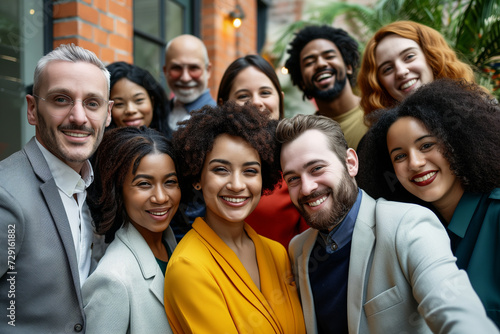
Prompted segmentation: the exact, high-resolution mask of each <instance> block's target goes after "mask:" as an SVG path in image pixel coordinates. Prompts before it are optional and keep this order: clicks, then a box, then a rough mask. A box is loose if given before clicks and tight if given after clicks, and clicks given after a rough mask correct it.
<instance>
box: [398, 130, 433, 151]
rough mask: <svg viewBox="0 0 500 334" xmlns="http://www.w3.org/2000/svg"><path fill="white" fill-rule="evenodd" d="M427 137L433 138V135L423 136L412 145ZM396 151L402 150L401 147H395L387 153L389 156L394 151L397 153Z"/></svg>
mask: <svg viewBox="0 0 500 334" xmlns="http://www.w3.org/2000/svg"><path fill="white" fill-rule="evenodd" d="M429 137H434V136H433V135H431V134H428V135H423V136H422V137H418V138H417V139H415V140H414V141H413V143H414V144H416V143H418V142H419V141H421V140H423V139H425V138H429ZM397 150H402V148H401V147H395V148H393V149H392V150H391V151H390V152H389V155H392V153H394V151H397Z"/></svg>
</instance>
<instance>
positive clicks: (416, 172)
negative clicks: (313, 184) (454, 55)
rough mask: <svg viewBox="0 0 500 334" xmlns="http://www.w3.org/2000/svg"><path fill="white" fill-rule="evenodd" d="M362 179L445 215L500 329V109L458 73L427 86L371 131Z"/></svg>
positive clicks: (378, 190)
mask: <svg viewBox="0 0 500 334" xmlns="http://www.w3.org/2000/svg"><path fill="white" fill-rule="evenodd" d="M366 145H367V147H366V150H364V151H363V152H362V154H360V171H359V174H358V177H357V181H358V184H359V186H360V187H361V188H363V189H364V190H365V191H367V192H368V193H369V194H370V195H371V196H374V197H385V198H386V199H393V200H399V199H401V198H403V197H404V198H405V199H406V200H410V201H411V197H410V196H408V193H409V194H411V196H414V197H413V198H417V199H418V200H420V201H423V202H424V203H426V204H428V205H430V206H431V207H432V208H433V209H434V210H435V211H436V212H437V213H438V214H439V215H440V217H441V219H442V221H443V223H444V225H445V226H446V228H447V231H448V234H449V236H450V239H451V247H452V251H453V252H454V254H455V256H456V257H457V265H458V267H459V268H461V269H464V270H466V271H467V273H468V274H469V277H470V280H471V283H472V286H473V287H474V289H475V290H476V292H477V294H478V295H479V297H480V298H481V301H482V302H483V304H484V306H485V308H486V311H487V313H488V316H489V317H490V318H491V319H492V320H493V321H494V322H495V323H496V324H497V326H499V327H500V285H499V284H498V282H500V271H499V268H500V249H499V247H500V188H499V187H500V107H499V105H498V102H497V101H496V100H492V99H491V98H490V97H489V96H488V95H487V94H486V93H485V92H484V91H483V90H482V89H481V88H480V87H479V86H477V85H475V84H472V83H466V82H465V81H463V82H456V81H453V80H450V79H441V80H437V81H434V82H433V83H430V84H427V85H425V86H423V87H421V88H419V89H418V90H417V91H416V92H415V93H413V94H412V95H410V96H409V97H407V98H406V99H405V100H404V101H403V102H402V103H401V105H399V106H398V107H396V108H394V109H392V110H389V111H385V112H383V113H382V115H381V117H380V119H379V121H378V122H377V123H375V125H374V126H373V127H372V128H371V129H370V131H369V132H368V133H367V135H366Z"/></svg>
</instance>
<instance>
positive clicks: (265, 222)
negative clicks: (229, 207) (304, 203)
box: [245, 182, 309, 249]
mask: <svg viewBox="0 0 500 334" xmlns="http://www.w3.org/2000/svg"><path fill="white" fill-rule="evenodd" d="M245 222H246V223H247V224H248V225H250V226H252V228H253V229H254V230H255V231H256V232H257V233H258V234H260V235H262V236H264V237H267V238H269V239H272V240H276V241H278V242H279V243H281V244H282V245H283V246H285V248H286V249H288V243H289V242H290V240H292V238H293V237H294V236H295V235H297V234H299V233H301V232H303V231H305V230H307V229H308V228H309V226H308V225H307V223H306V221H305V220H304V218H302V216H301V215H300V213H299V212H298V211H297V209H296V208H295V206H294V205H293V204H292V201H291V200H290V195H288V187H287V185H286V183H285V182H283V183H282V186H281V189H280V188H276V189H275V190H274V192H273V193H272V194H270V195H267V196H262V198H261V199H260V201H259V204H258V205H257V207H256V208H255V210H254V211H253V212H252V213H251V214H250V216H248V217H247V219H245Z"/></svg>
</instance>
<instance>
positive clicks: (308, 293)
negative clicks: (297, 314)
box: [296, 228, 318, 333]
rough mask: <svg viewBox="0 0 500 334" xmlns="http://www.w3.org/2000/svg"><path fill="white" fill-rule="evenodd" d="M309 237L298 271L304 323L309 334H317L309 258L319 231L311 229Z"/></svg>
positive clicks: (298, 259) (298, 258)
mask: <svg viewBox="0 0 500 334" xmlns="http://www.w3.org/2000/svg"><path fill="white" fill-rule="evenodd" d="M303 233H307V237H306V239H305V240H304V244H303V245H302V249H301V252H300V255H299V256H298V257H297V261H296V263H297V265H298V266H299V268H298V269H297V273H298V279H299V289H300V297H301V302H302V311H303V312H304V321H305V324H306V329H307V332H308V333H317V331H318V329H317V324H316V310H315V308H314V300H313V294H312V289H311V284H310V282H309V258H310V256H311V251H312V249H313V247H314V244H315V243H316V239H317V237H318V230H316V229H313V228H310V229H308V230H307V231H305V232H303Z"/></svg>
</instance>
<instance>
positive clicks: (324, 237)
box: [318, 188, 362, 254]
mask: <svg viewBox="0 0 500 334" xmlns="http://www.w3.org/2000/svg"><path fill="white" fill-rule="evenodd" d="M361 197H362V192H361V191H359V188H358V196H357V198H356V202H354V205H353V206H352V208H351V210H349V212H348V213H347V215H346V216H345V218H344V219H343V220H342V221H341V222H340V224H338V225H337V226H336V227H335V228H334V229H333V230H331V231H330V232H329V233H328V234H327V233H324V232H321V231H320V232H319V235H320V236H321V238H318V241H319V243H320V244H321V245H322V246H324V247H325V248H326V252H327V253H328V254H332V253H334V252H336V251H338V250H339V249H342V247H344V246H345V245H347V244H348V243H349V242H350V241H351V239H352V231H353V230H354V223H355V222H356V218H358V212H359V207H360V205H361Z"/></svg>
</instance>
